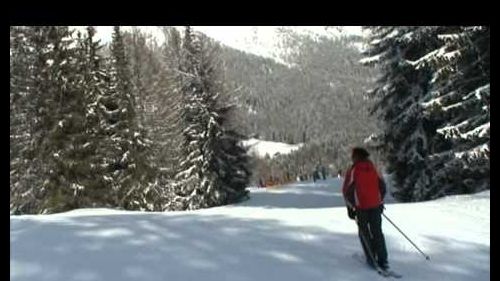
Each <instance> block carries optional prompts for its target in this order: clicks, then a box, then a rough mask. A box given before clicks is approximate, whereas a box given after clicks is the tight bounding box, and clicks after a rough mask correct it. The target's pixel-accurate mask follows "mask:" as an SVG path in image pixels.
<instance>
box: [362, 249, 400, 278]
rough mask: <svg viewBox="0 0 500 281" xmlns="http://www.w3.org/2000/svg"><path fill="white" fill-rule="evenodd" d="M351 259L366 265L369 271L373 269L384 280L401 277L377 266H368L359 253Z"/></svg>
mask: <svg viewBox="0 0 500 281" xmlns="http://www.w3.org/2000/svg"><path fill="white" fill-rule="evenodd" d="M353 258H354V259H356V260H357V261H359V262H361V263H362V264H364V265H366V266H367V267H369V268H370V269H374V270H375V271H376V272H377V273H378V274H379V275H381V276H384V277H386V278H389V277H393V278H397V279H399V278H402V277H403V276H402V275H401V274H399V273H397V272H395V271H393V270H390V269H389V270H384V269H382V268H380V267H379V266H375V267H372V266H370V265H368V264H367V263H366V261H365V258H364V256H363V255H361V254H359V253H355V254H353Z"/></svg>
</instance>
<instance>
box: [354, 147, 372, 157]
mask: <svg viewBox="0 0 500 281" xmlns="http://www.w3.org/2000/svg"><path fill="white" fill-rule="evenodd" d="M352 157H353V158H356V159H359V160H365V159H367V158H368V157H370V153H368V151H366V149H364V148H362V147H355V148H353V149H352Z"/></svg>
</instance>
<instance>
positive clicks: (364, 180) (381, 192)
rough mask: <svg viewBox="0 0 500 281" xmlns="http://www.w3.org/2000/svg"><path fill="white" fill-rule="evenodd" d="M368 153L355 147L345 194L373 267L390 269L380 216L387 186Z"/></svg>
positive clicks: (343, 187) (350, 215)
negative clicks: (376, 265)
mask: <svg viewBox="0 0 500 281" xmlns="http://www.w3.org/2000/svg"><path fill="white" fill-rule="evenodd" d="M369 156H370V154H369V153H368V151H366V150H365V149H363V148H360V147H356V148H354V149H353V150H352V162H353V165H352V166H351V168H350V169H349V170H347V172H346V174H345V179H344V183H343V186H342V193H343V194H344V199H345V202H346V205H347V210H348V215H349V218H351V219H356V222H357V224H358V228H359V238H360V240H361V245H362V246H363V251H364V253H365V257H366V261H367V263H368V264H369V265H370V266H372V267H375V263H377V264H378V266H380V268H382V269H384V270H387V269H388V268H389V264H388V262H387V249H386V246H385V239H384V235H383V233H382V217H381V215H382V212H383V209H384V205H383V204H384V201H383V199H384V196H385V193H386V186H385V182H384V180H383V178H382V177H381V176H380V175H379V174H378V172H377V170H376V168H375V165H374V164H373V163H372V162H371V161H370V159H369V158H368V157H369ZM367 247H369V249H368V248H367ZM371 257H373V259H374V260H372V258H371Z"/></svg>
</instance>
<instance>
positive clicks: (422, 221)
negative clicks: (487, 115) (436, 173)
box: [10, 179, 490, 281]
mask: <svg viewBox="0 0 500 281" xmlns="http://www.w3.org/2000/svg"><path fill="white" fill-rule="evenodd" d="M340 184H341V181H340V180H338V179H330V180H327V181H319V182H316V184H313V183H298V184H293V185H289V186H286V187H281V188H275V189H268V190H266V189H256V188H251V199H250V200H249V201H246V202H243V203H241V204H238V205H233V206H225V207H218V208H211V209H205V210H198V211H187V212H170V213H141V212H127V211H114V210H108V209H80V210H75V211H71V212H67V213H62V214H54V215H34V216H31V215H24V216H11V219H10V222H11V226H10V227H11V230H10V233H11V234H10V239H11V258H10V276H11V280H12V281H26V280H33V281H44V280H47V281H48V280H50V281H98V280H101V281H132V280H134V281H135V280H137V281H148V280H158V281H160V280H161V281H166V280H168V281H176V280H194V281H196V280H203V281H223V280H228V281H229V280H230V281H254V280H283V281H307V280H311V281H314V280H318V281H326V280H352V281H355V280H359V281H366V280H387V279H386V278H384V277H382V276H379V275H378V274H377V273H376V272H375V271H372V270H370V269H368V268H367V267H365V266H362V265H360V263H359V261H357V260H355V259H354V258H353V254H355V253H361V246H360V244H359V240H358V236H357V228H356V226H355V224H354V222H353V221H352V220H349V218H348V217H347V212H346V209H345V207H343V200H342V196H341V193H340ZM392 202H393V201H392ZM385 213H386V215H387V216H388V217H389V218H390V219H392V220H393V221H394V222H396V223H397V224H398V226H399V227H400V228H401V229H402V230H403V231H405V233H406V234H407V235H408V236H409V237H410V238H412V239H413V241H414V242H415V243H416V244H417V245H418V246H419V247H420V248H421V249H422V250H423V251H424V252H425V253H426V254H428V255H430V257H431V261H426V260H425V259H424V258H423V257H422V256H421V255H420V254H419V253H418V252H417V251H416V250H415V249H414V248H413V247H412V246H411V244H410V243H409V242H407V241H406V240H405V239H404V237H403V236H402V235H401V234H400V233H399V232H398V231H397V230H396V229H395V228H394V227H393V226H392V225H391V224H390V223H389V222H388V221H386V220H384V221H383V230H384V233H385V236H386V242H387V248H388V252H389V261H390V264H391V267H392V269H394V270H395V271H397V272H398V273H401V274H402V275H403V279H401V280H446V281H452V280H456V281H461V280H464V281H470V280H489V279H490V193H489V191H486V192H482V193H478V194H475V195H470V196H451V197H446V198H442V199H440V200H435V201H429V202H423V203H406V204H395V203H391V200H388V202H387V206H386V211H385Z"/></svg>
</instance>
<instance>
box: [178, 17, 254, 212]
mask: <svg viewBox="0 0 500 281" xmlns="http://www.w3.org/2000/svg"><path fill="white" fill-rule="evenodd" d="M183 39H184V40H183V45H182V60H181V64H180V69H179V72H180V73H182V79H181V82H182V90H181V91H182V102H181V105H182V114H181V119H182V125H183V128H184V129H183V131H182V134H183V137H184V142H183V144H182V150H183V151H182V152H183V155H184V159H183V160H182V162H181V163H180V165H179V166H180V172H179V173H178V174H177V175H176V178H177V180H178V182H177V183H176V185H175V192H176V197H175V198H174V201H173V202H172V208H174V209H175V208H177V209H198V208H206V207H212V206H218V205H222V204H227V203H231V202H234V201H237V200H239V199H241V198H242V196H243V195H244V194H245V193H244V187H242V186H244V185H245V184H246V182H247V181H248V173H246V174H245V172H243V169H239V168H240V167H241V166H244V163H245V159H246V158H243V157H240V156H241V154H240V153H241V152H242V151H244V150H237V149H236V148H237V146H238V145H239V143H238V142H237V141H235V140H237V139H238V138H237V136H238V135H236V134H231V133H230V132H229V131H228V130H226V128H225V127H224V123H225V122H226V121H227V116H228V115H226V114H227V111H228V109H229V107H228V105H227V104H224V101H223V99H222V98H221V95H222V94H223V87H222V83H221V81H220V79H219V78H218V76H217V75H218V71H217V68H216V63H215V59H216V55H215V53H214V50H215V49H214V48H213V46H210V45H209V44H208V42H207V41H206V40H204V38H203V37H201V35H198V34H193V32H192V31H191V28H190V27H186V29H185V33H184V38H183ZM235 145H236V146H235ZM236 161H242V162H240V163H239V165H238V166H235V167H232V166H231V164H235V163H236ZM229 176H236V178H233V179H228V178H227V177H229ZM245 178H246V180H245ZM242 179H243V180H242ZM242 194H243V195H242Z"/></svg>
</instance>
